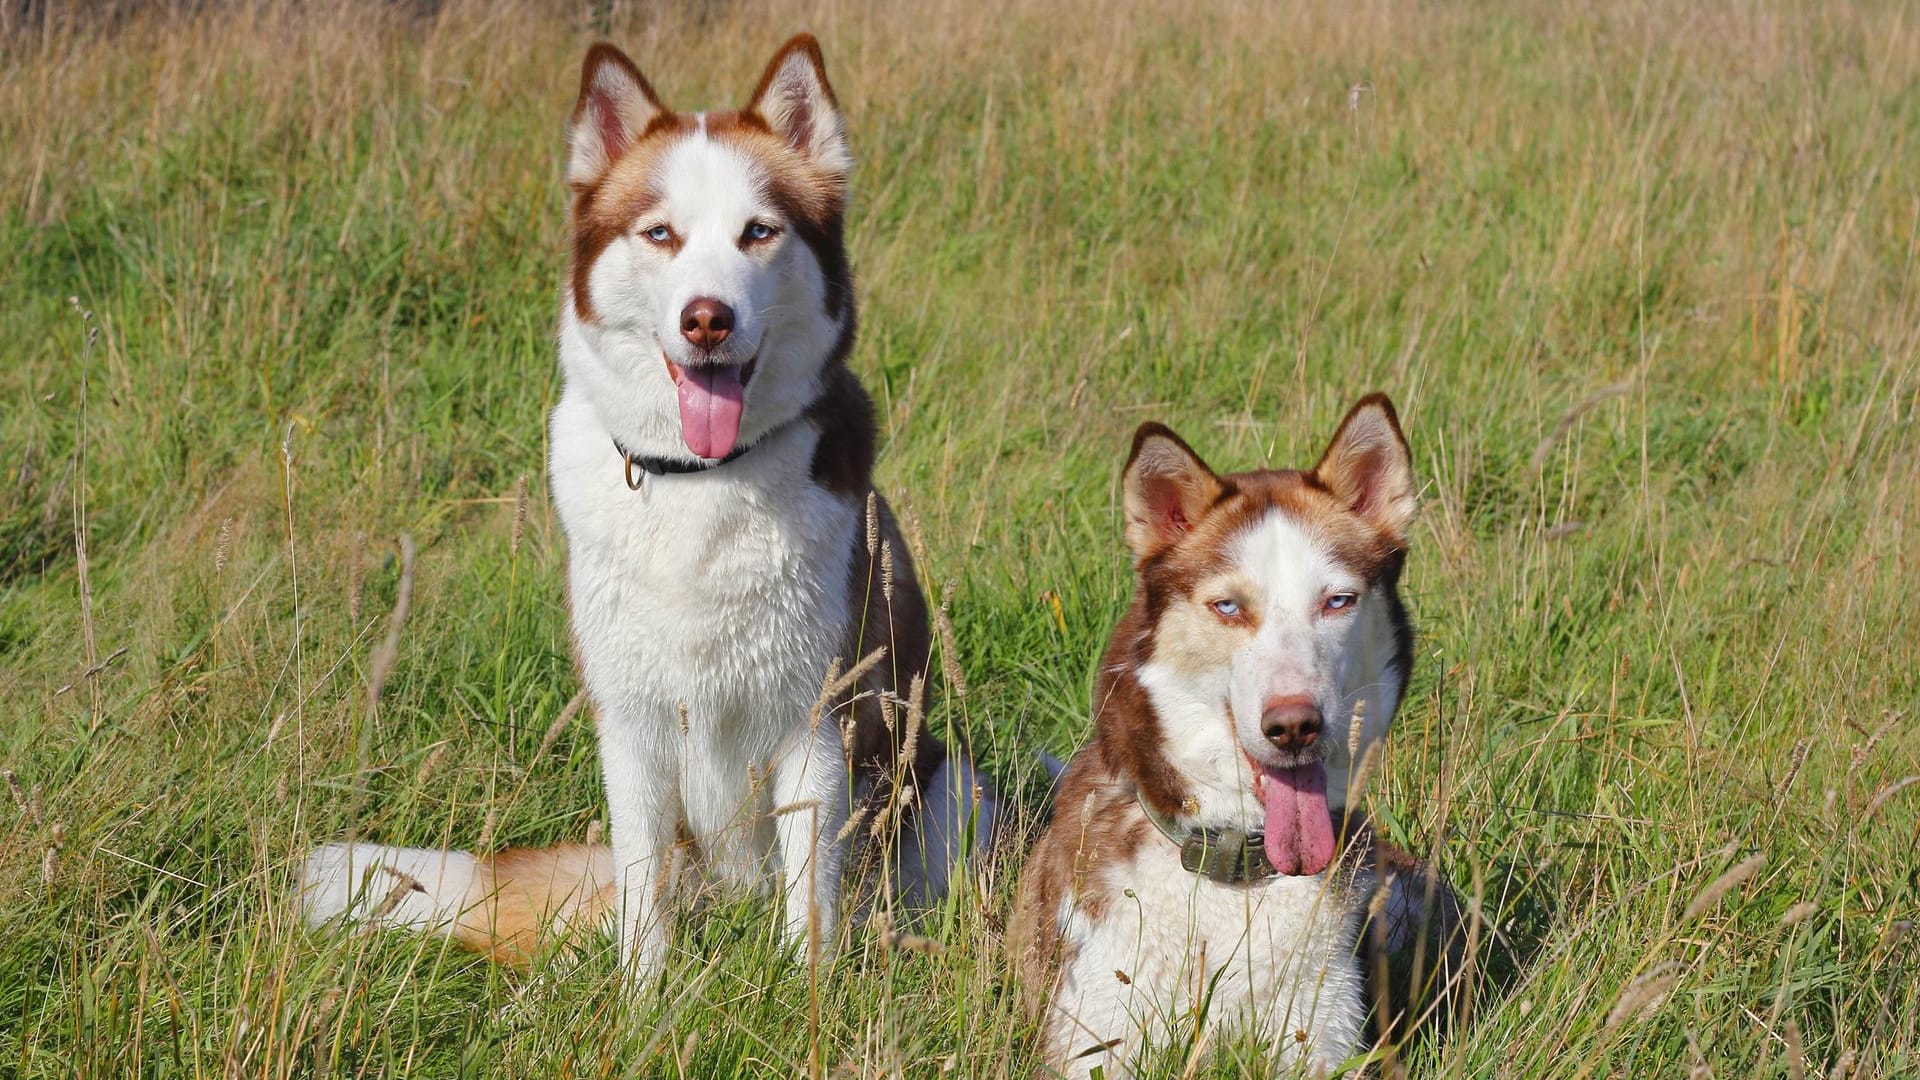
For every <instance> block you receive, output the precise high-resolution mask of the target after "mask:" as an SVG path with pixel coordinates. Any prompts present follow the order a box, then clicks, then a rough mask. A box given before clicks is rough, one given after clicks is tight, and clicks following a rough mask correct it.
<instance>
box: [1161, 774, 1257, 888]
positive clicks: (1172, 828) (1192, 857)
mask: <svg viewBox="0 0 1920 1080" xmlns="http://www.w3.org/2000/svg"><path fill="white" fill-rule="evenodd" d="M1134 801H1135V802H1138V803H1139V804H1140V810H1141V812H1142V813H1144V814H1146V815H1147V820H1148V821H1151V822H1153V827H1154V828H1156V829H1158V830H1160V834H1161V835H1162V836H1165V837H1166V838H1167V839H1169V840H1171V841H1173V842H1174V844H1176V845H1177V846H1178V847H1179V848H1180V869H1182V870H1185V871H1186V872H1187V873H1189V874H1198V875H1200V876H1201V877H1203V878H1206V879H1207V880H1208V881H1216V882H1219V883H1220V884H1222V885H1246V884H1251V883H1252V882H1256V881H1265V880H1267V879H1268V878H1271V877H1279V876H1280V872H1279V871H1277V870H1275V869H1274V868H1273V863H1272V862H1270V861H1268V859H1267V846H1266V837H1265V835H1264V834H1262V833H1258V832H1244V831H1242V830H1240V829H1187V828H1182V827H1181V826H1180V824H1179V823H1178V822H1176V821H1174V820H1173V819H1172V818H1170V817H1168V816H1166V815H1165V814H1162V813H1161V812H1160V811H1158V810H1155V809H1154V808H1153V806H1152V805H1151V804H1150V803H1148V802H1147V800H1146V798H1145V797H1144V796H1141V795H1139V794H1137V793H1136V795H1135V796H1134Z"/></svg>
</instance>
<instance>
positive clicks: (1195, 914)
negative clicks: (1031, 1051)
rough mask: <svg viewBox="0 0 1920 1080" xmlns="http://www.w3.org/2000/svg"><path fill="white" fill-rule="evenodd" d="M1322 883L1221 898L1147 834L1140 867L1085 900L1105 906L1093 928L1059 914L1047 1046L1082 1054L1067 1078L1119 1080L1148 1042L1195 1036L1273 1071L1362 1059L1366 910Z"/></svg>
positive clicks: (1134, 864) (1071, 902)
mask: <svg viewBox="0 0 1920 1080" xmlns="http://www.w3.org/2000/svg"><path fill="white" fill-rule="evenodd" d="M1324 877H1325V875H1322V876H1321V877H1311V878H1307V877H1279V878H1272V879H1270V880H1268V881H1266V882H1265V883H1262V884H1259V885H1252V886H1247V885H1220V884H1217V883H1215V882H1212V881H1209V880H1207V879H1206V878H1202V877H1199V876H1197V875H1194V874H1190V873H1187V872H1186V871H1184V870H1182V869H1181V868H1180V864H1179V853H1178V850H1177V849H1176V848H1174V847H1173V845H1172V844H1170V843H1167V842H1165V841H1163V840H1162V839H1161V838H1160V837H1159V836H1158V835H1150V836H1148V837H1147V839H1146V841H1145V843H1144V844H1142V846H1141V847H1140V849H1139V851H1138V852H1137V853H1136V854H1135V855H1134V857H1133V858H1132V859H1130V860H1128V861H1125V862H1122V863H1118V864H1115V865H1113V866H1111V867H1108V868H1107V869H1105V870H1104V872H1102V873H1100V874H1099V875H1098V877H1097V878H1096V879H1095V880H1092V881H1089V882H1088V883H1087V888H1088V889H1089V890H1090V891H1091V890H1098V891H1099V892H1100V893H1101V894H1102V901H1103V902H1102V904H1101V905H1100V906H1101V907H1102V908H1104V910H1103V911H1102V912H1101V918H1099V919H1098V920H1095V919H1092V918H1090V917H1089V915H1088V913H1087V911H1086V910H1083V905H1084V904H1085V900H1084V899H1083V900H1081V901H1076V900H1075V899H1073V898H1072V897H1069V898H1068V899H1067V900H1066V901H1065V902H1064V903H1063V905H1062V910H1061V911H1060V913H1059V919H1060V927H1061V931H1062V942H1061V944H1062V952H1063V955H1065V956H1066V957H1067V958H1068V959H1067V962H1066V964H1065V966H1064V967H1063V968H1062V970H1061V972H1060V976H1059V980H1058V982H1057V983H1056V985H1055V991H1054V993H1053V995H1052V996H1051V998H1050V1004H1049V1009H1048V1017H1047V1020H1046V1023H1047V1025H1048V1033H1047V1039H1046V1041H1047V1042H1048V1043H1049V1044H1050V1045H1054V1046H1061V1047H1066V1048H1067V1052H1068V1053H1069V1054H1079V1053H1080V1052H1081V1051H1084V1050H1088V1049H1091V1048H1093V1047H1095V1046H1098V1045H1100V1044H1103V1043H1106V1044H1110V1048H1109V1049H1108V1050H1107V1051H1106V1052H1105V1053H1099V1052H1095V1053H1090V1054H1085V1055H1084V1056H1079V1057H1074V1058H1072V1059H1071V1060H1069V1061H1067V1062H1065V1063H1063V1064H1064V1065H1065V1067H1066V1068H1067V1072H1068V1075H1071V1076H1085V1075H1087V1074H1088V1073H1089V1072H1090V1071H1091V1070H1092V1069H1093V1068H1094V1067H1095V1066H1101V1067H1103V1068H1104V1069H1105V1071H1106V1075H1108V1076H1115V1075H1122V1074H1124V1072H1125V1070H1126V1068H1127V1063H1128V1061H1129V1060H1130V1059H1131V1058H1132V1057H1133V1056H1134V1055H1135V1054H1136V1053H1137V1052H1138V1051H1139V1049H1140V1048H1141V1046H1142V1045H1143V1043H1151V1044H1155V1045H1166V1044H1167V1043H1168V1042H1169V1041H1170V1039H1172V1038H1174V1037H1180V1038H1185V1037H1189V1036H1190V1034H1191V1032H1192V1030H1193V1026H1194V1025H1195V1024H1196V1023H1204V1024H1205V1025H1206V1026H1207V1027H1209V1028H1214V1029H1217V1030H1218V1031H1219V1032H1220V1033H1222V1034H1227V1033H1256V1034H1257V1035H1258V1036H1259V1037H1260V1038H1261V1039H1263V1040H1265V1041H1267V1042H1269V1043H1270V1044H1271V1045H1272V1046H1273V1047H1274V1048H1275V1054H1276V1058H1277V1059H1278V1061H1277V1063H1278V1064H1280V1065H1282V1066H1286V1065H1290V1064H1292V1063H1296V1062H1299V1061H1302V1060H1306V1061H1309V1062H1311V1063H1312V1064H1313V1065H1315V1066H1321V1067H1328V1068H1330V1067H1332V1066H1333V1065H1334V1064H1336V1063H1338V1062H1340V1061H1342V1060H1344V1059H1345V1058H1346V1057H1347V1056H1348V1055H1349V1054H1351V1053H1353V1052H1354V1051H1355V1049H1356V1048H1357V1047H1358V1045H1359V1042H1360V1039H1361V1034H1362V1029H1363V1027H1364V1025H1365V1020H1366V1006H1365V998H1364V993H1363V991H1364V980H1363V977H1362V975H1361V970H1360V965H1359V962H1358V961H1357V960H1356V959H1355V957H1354V951H1353V950H1354V944H1355V940H1356V936H1357V934H1358V932H1359V923H1360V916H1361V911H1360V910H1359V908H1358V906H1357V905H1355V904H1354V903H1352V902H1351V901H1350V900H1349V899H1348V897H1349V896H1354V895H1359V896H1364V895H1366V892H1367V886H1368V882H1366V881H1360V882H1356V883H1354V885H1353V886H1351V888H1352V889H1353V890H1354V891H1351V892H1348V891H1345V890H1338V889H1332V888H1329V887H1327V886H1326V885H1325V884H1324Z"/></svg>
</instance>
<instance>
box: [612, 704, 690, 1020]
mask: <svg viewBox="0 0 1920 1080" xmlns="http://www.w3.org/2000/svg"><path fill="white" fill-rule="evenodd" d="M656 735H657V733H656ZM658 750H659V748H658V747H657V745H655V743H654V741H653V739H651V738H649V736H648V733H645V732H643V731H642V730H641V727H640V725H639V724H628V723H620V722H617V721H608V720H604V719H603V720H602V722H601V724H600V761H601V767H602V772H603V773H604V775H605V778H606V786H607V814H608V818H609V824H610V825H611V827H612V833H613V834H612V836H611V837H610V839H611V840H612V842H613V858H614V873H615V876H616V877H617V879H618V882H619V889H618V891H617V894H616V895H617V910H616V913H615V919H616V920H617V925H618V927H619V935H620V961H621V965H622V966H623V967H624V968H625V969H626V971H627V974H628V976H629V977H631V978H633V979H634V980H635V981H636V982H644V981H646V980H648V979H651V978H652V977H653V976H655V975H657V974H659V972H660V969H661V967H662V966H663V965H664V964H665V962H666V956H667V941H668V934H669V933H670V932H671V930H672V917H673V905H674V892H675V889H676V887H677V886H678V885H679V877H680V867H679V855H680V852H679V848H678V846H677V845H676V844H675V840H676V839H678V835H679V823H680V818H681V813H680V797H679V791H680V778H679V777H678V776H677V775H675V774H674V772H673V770H672V769H671V768H670V767H666V766H665V764H664V763H665V762H667V761H668V760H669V755H667V754H664V753H660V752H658Z"/></svg>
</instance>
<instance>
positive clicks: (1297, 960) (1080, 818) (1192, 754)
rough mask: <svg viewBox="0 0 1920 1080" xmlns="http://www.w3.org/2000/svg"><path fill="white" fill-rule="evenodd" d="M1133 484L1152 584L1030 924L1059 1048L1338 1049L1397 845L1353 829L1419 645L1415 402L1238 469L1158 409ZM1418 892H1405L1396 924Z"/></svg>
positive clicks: (1029, 879)
mask: <svg viewBox="0 0 1920 1080" xmlns="http://www.w3.org/2000/svg"><path fill="white" fill-rule="evenodd" d="M1123 499H1124V512H1125V515H1126V542H1127V546H1128V548H1130V549H1131V550H1132V553H1133V564H1134V579H1135V584H1134V593H1133V601H1132V605H1131V606H1130V607H1129V608H1128V610H1127V614H1126V617H1125V618H1124V619H1122V620H1121V622H1120V624H1119V626H1118V627H1116V628H1115V629H1114V632H1113V638H1112V640H1111V642H1110V643H1109V645H1108V646H1107V651H1106V654H1105V656H1104V657H1103V658H1102V660H1101V664H1100V672H1099V679H1098V687H1097V689H1096V691H1095V694H1094V709H1095V712H1094V726H1095V733H1094V739H1093V742H1092V743H1091V744H1090V745H1089V746H1087V747H1086V748H1085V749H1084V750H1082V751H1081V752H1080V754H1079V755H1078V756H1076V757H1075V758H1074V760H1073V762H1072V764H1071V765H1070V766H1069V768H1068V769H1067V772H1066V774H1065V776H1064V777H1063V779H1062V780H1061V783H1060V786H1059V788H1058V794H1057V797H1056V802H1055V809H1054V817H1053V821H1052V823H1051V824H1050V825H1049V826H1048V827H1047V829H1046V831H1045V832H1044V833H1043V834H1042V836H1041V837H1040V840H1039V843H1038V845H1037V847H1036V848H1035V850H1034V853H1033V855H1032V858H1031V861H1029V862H1028V864H1027V867H1026V870H1025V872H1024V875H1023V877H1022V879H1021V884H1020V893H1019V899H1018V905H1017V912H1016V917H1015V925H1014V928H1013V938H1014V942H1015V954H1016V963H1017V964H1018V966H1019V975H1020V978H1021V981H1022V982H1023V984H1024V987H1025V991H1026V997H1027V1004H1028V1007H1029V1009H1030V1010H1032V1011H1033V1012H1034V1013H1035V1014H1036V1016H1037V1017H1038V1019H1039V1021H1040V1031H1041V1036H1040V1037H1041V1041H1042V1044H1043V1054H1044V1057H1045V1059H1046V1060H1047V1062H1048V1063H1049V1064H1050V1065H1051V1066H1052V1067H1053V1068H1056V1069H1059V1070H1061V1071H1062V1072H1064V1073H1066V1074H1067V1075H1069V1076H1086V1075H1089V1074H1090V1073H1091V1071H1092V1070H1093V1069H1094V1068H1095V1067H1101V1068H1102V1069H1104V1072H1105V1075H1107V1076H1109V1077H1112V1076H1115V1075H1121V1074H1124V1073H1125V1072H1126V1071H1127V1070H1128V1069H1129V1068H1130V1064H1131V1062H1132V1061H1133V1059H1134V1057H1135V1056H1136V1054H1137V1053H1138V1052H1139V1051H1140V1050H1141V1049H1142V1048H1143V1047H1144V1046H1145V1045H1147V1044H1149V1043H1152V1042H1156V1041H1159V1042H1165V1041H1167V1040H1168V1039H1170V1038H1173V1037H1176V1036H1178V1037H1181V1038H1193V1039H1199V1038H1200V1037H1201V1032H1198V1031H1193V1030H1192V1028H1193V1027H1195V1026H1199V1027H1201V1028H1206V1029H1215V1028H1218V1029H1222V1030H1221V1033H1222V1034H1225V1033H1229V1032H1237V1033H1241V1034H1247V1033H1251V1034H1252V1035H1254V1036H1256V1037H1257V1038H1258V1039H1260V1040H1261V1041H1262V1042H1264V1043H1267V1044H1269V1045H1270V1046H1271V1047H1272V1051H1273V1056H1274V1058H1275V1059H1276V1062H1277V1063H1278V1064H1280V1065H1282V1066H1286V1065H1302V1064H1304V1065H1305V1066H1306V1067H1307V1068H1308V1069H1309V1070H1313V1069H1325V1068H1331V1067H1333V1066H1334V1065H1336V1064H1338V1063H1339V1062H1341V1061H1343V1060H1345V1059H1346V1058H1347V1057H1348V1056H1349V1055H1351V1054H1353V1053H1355V1052H1356V1051H1358V1050H1359V1049H1361V1048H1362V1042H1363V1035H1364V1033H1365V1031H1366V1026H1367V1017H1368V1004H1369V998H1368V995H1367V993H1366V989H1367V978H1366V976H1365V973H1364V972H1363V970H1362V964H1361V961H1360V958H1359V957H1358V956H1357V955H1356V947H1357V945H1358V944H1359V940H1358V938H1359V935H1360V933H1361V930H1362V924H1363V921H1364V919H1365V916H1366V914H1367V909H1368V905H1369V902H1370V900H1371V899H1372V893H1373V891H1374V884H1375V880H1376V867H1377V866H1379V865H1380V864H1382V863H1384V862H1388V861H1391V858H1392V857H1391V856H1387V855H1385V854H1376V853H1375V852H1374V851H1373V849H1372V845H1371V841H1370V840H1369V839H1368V837H1367V834H1366V831H1365V830H1364V829H1355V830H1351V833H1352V836H1353V837H1354V840H1353V842H1352V843H1350V844H1345V845H1343V842H1342V840H1341V834H1342V822H1343V820H1344V819H1345V818H1346V815H1345V814H1344V810H1345V807H1346V803H1347V792H1348V785H1349V781H1350V780H1351V779H1352V775H1353V772H1354V770H1355V767H1356V765H1357V764H1358V763H1359V762H1361V761H1362V760H1364V759H1365V756H1366V753H1367V750H1368V748H1369V747H1370V746H1371V745H1372V744H1374V743H1375V742H1376V741H1377V740H1379V739H1380V737H1381V736H1382V735H1384V734H1385V733H1386V730H1387V726H1388V724H1389V723H1390V722H1391V721H1392V719H1393V715H1394V711H1395V709H1396V708H1397V707H1398V706H1399V703H1400V695H1401V692H1402V690H1403V688H1404V687H1405V686H1406V681H1407V672H1408V668H1409V665H1410V663H1411V660H1412V652H1411V647H1412V635H1411V631H1410V630H1409V628H1408V623H1407V614H1406V610H1405V608H1404V607H1402V605H1401V603H1400V597H1399V594H1398V592H1397V585H1398V582H1399V578H1400V570H1401V564H1402V562H1403V561H1404V559H1405V556H1406V543H1407V528H1408V526H1409V524H1410V523H1411V522H1412V520H1413V514H1414V501H1415V500H1414V487H1413V475H1412V468H1411V463H1410V461H1409V457H1408V452H1407V444H1406V441H1405V439H1404V438H1403V437H1402V435H1401V432H1400V426H1399V421H1398V419H1397V418H1396V417H1395V415H1394V411H1393V406H1392V405H1391V404H1390V403H1389V402H1388V401H1387V399H1386V398H1385V397H1384V396H1381V395H1377V394H1376V395H1373V396H1370V397H1367V398H1365V399H1363V400H1362V401H1360V403H1359V404H1357V405H1356V406H1354V408H1353V410H1352V411H1351V412H1350V413H1348V415H1347V417H1346V420H1345V421H1344V422H1342V423H1341V425H1340V428H1339V431H1338V432H1337V433H1336V434H1335V435H1334V437H1333V442H1332V444H1331V445H1330V446H1328V448H1327V451H1326V453H1325V455H1324V456H1323V457H1322V458H1321V459H1320V463H1319V464H1317V465H1315V466H1314V467H1313V468H1312V469H1310V470H1308V471H1306V472H1295V471H1260V472H1250V473H1237V474H1233V475H1228V476H1221V475H1218V474H1216V473H1215V472H1214V471H1213V470H1212V469H1209V468H1208V467H1207V466H1206V464H1205V463H1204V462H1202V461H1201V460H1200V458H1199V457H1198V456H1196V455H1195V454H1194V452H1193V451H1192V450H1191V449H1189V448H1188V447H1187V444H1186V443H1184V442H1182V441H1181V440H1180V438H1179V436H1177V435H1175V434H1174V433H1173V432H1172V431H1169V430H1168V429H1166V428H1164V427H1162V426H1160V425H1158V424H1147V425H1145V426H1143V427H1142V428H1141V429H1140V431H1139V433H1138V434H1137V435H1136V436H1135V438H1134V443H1133V455H1132V457H1131V459H1130V460H1129V461H1128V463H1127V468H1126V473H1125V478H1124V481H1123ZM1343 846H1345V847H1346V848H1347V850H1346V852H1345V853H1343V851H1342V847H1343ZM1412 892H1413V890H1412V889H1410V888H1407V887H1404V886H1400V885H1396V887H1395V888H1394V889H1392V890H1389V891H1388V892H1387V893H1386V894H1384V895H1383V896H1382V898H1381V903H1382V907H1383V908H1384V909H1385V911H1386V914H1387V916H1388V917H1387V918H1385V919H1383V920H1382V922H1381V925H1382V926H1383V927H1393V930H1392V934H1391V937H1392V940H1389V941H1388V942H1387V945H1388V947H1389V948H1392V947H1397V946H1398V945H1399V944H1400V940H1399V939H1400V938H1403V937H1404V936H1405V934H1406V929H1407V928H1408V926H1409V923H1410V920H1409V919H1408V918H1406V916H1407V914H1408V913H1409V911H1410V909H1411V908H1412V907H1413V906H1414V904H1415V903H1416V901H1417V898H1416V897H1414V896H1413V895H1412ZM1448 899H1449V900H1450V899H1451V894H1450V893H1449V894H1448Z"/></svg>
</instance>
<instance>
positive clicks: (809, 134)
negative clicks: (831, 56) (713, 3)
mask: <svg viewBox="0 0 1920 1080" xmlns="http://www.w3.org/2000/svg"><path fill="white" fill-rule="evenodd" d="M747 111H748V112H750V113H753V114H754V115H756V116H758V117H760V119H762V120H765V121H766V122H767V127H769V128H771V129H772V130H773V133H774V134H776V135H778V136H780V137H781V138H783V139H785V140H787V142H788V143H789V144H791V145H792V146H793V148H794V149H796V150H798V151H800V152H801V153H803V154H805V155H807V157H809V158H811V159H812V160H813V163H814V164H815V165H817V166H819V167H820V168H821V170H822V171H824V172H826V173H828V174H830V175H834V176H845V175H846V174H847V170H848V169H850V168H852V166H853V155H852V154H851V153H850V152H849V151H848V150H847V129H846V125H845V124H843V123H842V122H841V120H840V106H839V104H838V103H836V102H835V101H834V98H833V87H832V86H830V85H828V83H827V68H826V64H825V62H824V61H822V60H821V59H820V43H819V42H818V41H815V40H814V39H813V35H812V34H799V35H797V36H795V37H794V39H793V40H792V41H789V42H787V43H786V44H785V45H782V46H781V47H780V51H779V52H777V53H775V54H773V60H772V62H770V63H768V64H767V72H766V74H764V75H762V76H760V85H759V86H758V87H756V88H755V89H754V91H753V100H751V101H750V102H748V103H747Z"/></svg>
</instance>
